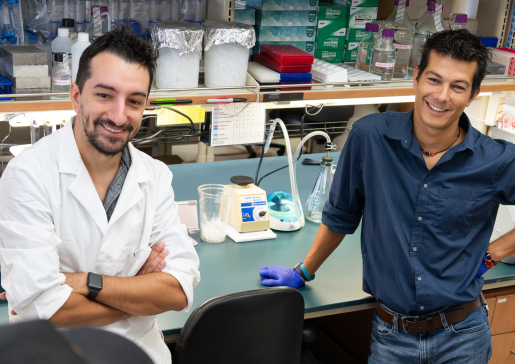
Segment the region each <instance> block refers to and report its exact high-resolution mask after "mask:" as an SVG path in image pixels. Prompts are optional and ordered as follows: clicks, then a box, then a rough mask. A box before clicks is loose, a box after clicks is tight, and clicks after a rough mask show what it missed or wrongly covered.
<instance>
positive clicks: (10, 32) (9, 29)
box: [2, 6, 16, 38]
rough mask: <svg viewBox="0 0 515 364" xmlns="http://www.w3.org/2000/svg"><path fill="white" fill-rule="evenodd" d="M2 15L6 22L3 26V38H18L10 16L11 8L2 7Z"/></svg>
mask: <svg viewBox="0 0 515 364" xmlns="http://www.w3.org/2000/svg"><path fill="white" fill-rule="evenodd" d="M2 15H3V20H4V21H3V23H4V25H3V26H2V36H3V37H4V38H11V37H14V36H16V32H15V31H14V27H13V24H12V19H11V16H10V14H9V7H7V6H2Z"/></svg>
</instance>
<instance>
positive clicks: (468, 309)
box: [377, 297, 481, 334]
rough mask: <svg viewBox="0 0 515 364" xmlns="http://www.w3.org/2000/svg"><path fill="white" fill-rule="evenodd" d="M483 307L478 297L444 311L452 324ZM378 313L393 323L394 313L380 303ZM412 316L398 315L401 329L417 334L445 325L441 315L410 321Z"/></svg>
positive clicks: (383, 318) (446, 318) (384, 319)
mask: <svg viewBox="0 0 515 364" xmlns="http://www.w3.org/2000/svg"><path fill="white" fill-rule="evenodd" d="M479 307H481V297H478V298H477V299H476V300H475V301H473V302H468V303H464V304H462V305H459V306H456V307H453V308H450V309H448V310H446V311H443V313H444V315H445V320H446V321H447V325H452V324H455V323H457V322H460V321H463V320H465V319H466V318H467V316H468V315H470V314H471V313H472V312H474V311H475V310H477V309H478V308H479ZM377 315H378V316H379V317H380V318H381V319H382V320H383V321H385V322H386V323H388V324H390V325H392V326H394V325H393V319H394V315H392V314H391V313H389V312H387V311H385V310H384V309H383V308H382V307H381V305H379V303H378V304H377ZM413 318H414V317H412V316H401V315H399V316H398V328H399V330H401V329H402V328H405V329H406V330H407V331H408V332H413V333H416V334H419V333H422V332H427V331H432V330H436V329H439V328H440V327H443V324H442V319H441V318H440V315H434V316H426V317H420V318H418V321H410V320H409V319H413Z"/></svg>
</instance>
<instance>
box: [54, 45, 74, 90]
mask: <svg viewBox="0 0 515 364" xmlns="http://www.w3.org/2000/svg"><path fill="white" fill-rule="evenodd" d="M71 84H72V75H71V72H70V67H69V66H68V62H67V54H66V53H64V52H56V53H54V66H53V67H52V92H70V85H71Z"/></svg>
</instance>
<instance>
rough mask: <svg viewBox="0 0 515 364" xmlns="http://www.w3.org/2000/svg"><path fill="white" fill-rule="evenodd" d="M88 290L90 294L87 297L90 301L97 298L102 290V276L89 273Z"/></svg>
mask: <svg viewBox="0 0 515 364" xmlns="http://www.w3.org/2000/svg"><path fill="white" fill-rule="evenodd" d="M87 283H88V288H89V293H88V295H87V296H86V297H87V298H89V299H90V300H94V299H95V298H97V296H98V294H99V293H100V291H101V290H102V276H101V275H100V274H96V273H91V272H90V273H88V282H87Z"/></svg>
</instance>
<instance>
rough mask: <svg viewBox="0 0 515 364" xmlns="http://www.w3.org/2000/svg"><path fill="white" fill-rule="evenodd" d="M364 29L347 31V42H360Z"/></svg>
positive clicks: (363, 36) (363, 35)
mask: <svg viewBox="0 0 515 364" xmlns="http://www.w3.org/2000/svg"><path fill="white" fill-rule="evenodd" d="M366 33H367V32H365V29H349V30H348V31H347V41H348V42H350V43H356V42H358V43H359V42H361V40H362V39H363V38H365V34H366Z"/></svg>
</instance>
